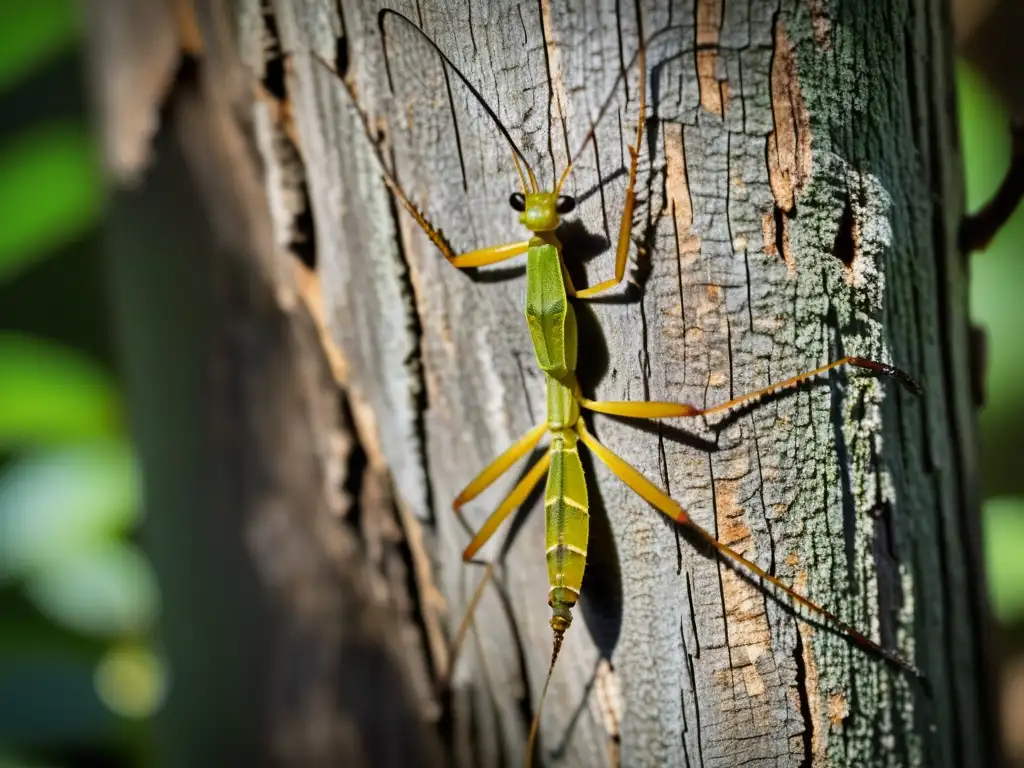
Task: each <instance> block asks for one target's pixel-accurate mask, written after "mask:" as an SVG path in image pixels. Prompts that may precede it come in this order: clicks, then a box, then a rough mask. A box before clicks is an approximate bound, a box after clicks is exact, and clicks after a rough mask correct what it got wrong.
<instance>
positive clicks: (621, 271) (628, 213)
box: [576, 44, 647, 299]
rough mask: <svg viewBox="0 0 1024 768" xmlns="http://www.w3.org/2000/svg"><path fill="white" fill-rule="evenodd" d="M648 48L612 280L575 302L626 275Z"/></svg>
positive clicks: (643, 48)
mask: <svg viewBox="0 0 1024 768" xmlns="http://www.w3.org/2000/svg"><path fill="white" fill-rule="evenodd" d="M646 51H647V47H646V46H645V45H643V44H641V47H640V51H639V56H638V59H639V61H640V109H639V112H638V114H637V117H636V142H635V145H633V146H630V147H629V183H628V184H627V185H626V200H625V202H624V203H623V206H622V219H621V220H620V221H619V241H618V244H617V246H616V248H615V277H613V278H611V279H609V280H605V281H603V282H600V283H598V284H597V285H594V286H591V287H590V288H584V289H583V290H581V291H577V292H576V298H578V299H590V298H593V297H594V296H599V295H600V294H602V293H605V292H606V291H609V290H611V289H612V288H614V287H615V286H617V285H618V284H619V283H621V282H622V279H623V278H624V277H625V276H626V258H627V257H628V256H629V238H630V235H631V234H632V232H633V204H634V202H636V194H635V190H636V166H637V152H638V151H639V149H640V143H641V142H642V141H643V138H644V112H645V111H646V109H647V52H646Z"/></svg>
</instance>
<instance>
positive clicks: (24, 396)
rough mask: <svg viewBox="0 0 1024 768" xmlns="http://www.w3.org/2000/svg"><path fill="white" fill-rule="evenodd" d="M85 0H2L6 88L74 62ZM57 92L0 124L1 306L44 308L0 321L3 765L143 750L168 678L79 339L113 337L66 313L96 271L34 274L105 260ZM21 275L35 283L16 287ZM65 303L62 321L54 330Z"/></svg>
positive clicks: (74, 135) (115, 441)
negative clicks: (34, 109) (140, 736)
mask: <svg viewBox="0 0 1024 768" xmlns="http://www.w3.org/2000/svg"><path fill="white" fill-rule="evenodd" d="M78 10H79V8H78V4H77V3H73V2H71V0H46V1H45V2H40V3H25V2H14V3H2V4H0V98H2V99H4V102H5V105H7V106H9V105H10V104H11V103H17V101H18V93H19V89H21V90H24V89H27V88H31V87H32V85H31V83H32V78H33V77H35V75H36V73H37V72H40V71H42V70H45V69H46V68H48V67H54V66H60V62H61V61H62V60H63V61H64V62H68V61H72V66H73V67H74V68H76V69H77V68H78V63H77V57H78V48H79V43H80V19H79V17H78ZM68 86H69V89H70V90H71V91H72V92H73V91H74V90H76V89H78V88H79V87H80V86H79V83H77V82H75V81H74V79H73V78H68ZM48 96H51V97H52V98H53V99H54V100H59V99H60V95H59V94H48ZM68 101H69V103H70V104H72V106H71V107H70V108H69V109H67V110H65V113H62V114H59V115H52V114H51V115H49V116H48V117H47V118H46V119H44V120H36V121H35V122H30V123H28V124H27V125H21V126H20V127H19V128H18V129H17V130H16V131H11V130H8V131H7V133H6V134H4V135H0V210H2V211H4V225H3V227H0V313H2V314H0V317H2V318H4V319H6V321H7V322H10V321H11V320H12V314H11V311H10V308H11V307H14V306H16V305H18V306H21V307H24V306H26V305H28V306H29V307H30V308H31V305H32V304H33V303H35V304H36V305H37V306H40V307H45V312H46V314H47V315H48V316H49V318H50V320H49V321H48V323H45V324H43V323H33V322H32V313H31V312H28V313H22V316H21V317H19V318H18V321H17V324H18V325H20V326H21V327H20V329H19V330H18V331H13V330H2V329H0V403H2V404H3V407H2V408H0V768H13V767H14V766H30V765H31V766H43V765H72V764H76V763H78V762H79V761H80V758H81V757H82V756H83V755H87V756H88V759H90V761H91V762H92V763H93V764H111V765H113V764H118V763H122V764H123V763H124V762H125V761H126V760H128V759H129V755H132V754H137V753H138V749H137V747H136V745H135V743H134V742H135V739H134V737H133V734H132V726H131V723H132V722H133V719H135V718H145V717H147V716H149V715H151V714H152V713H153V712H154V710H155V709H156V708H157V707H158V706H159V703H160V701H161V699H162V696H163V693H164V688H165V685H164V673H163V670H162V668H161V665H160V663H159V661H158V659H157V657H156V656H155V655H154V653H153V651H152V649H151V648H150V646H149V642H148V638H149V635H150V632H151V630H152V628H153V625H154V622H155V619H156V615H157V611H158V606H159V595H158V590H157V584H156V579H155V577H154V574H153V572H152V569H151V568H150V566H149V563H148V561H147V560H146V558H145V556H144V555H143V554H142V552H141V551H140V550H139V549H138V547H136V546H135V545H134V544H133V543H132V541H131V537H132V535H133V532H134V529H135V527H136V526H137V524H138V522H139V515H140V487H139V485H140V482H139V476H138V472H137V468H136V463H135V458H134V455H133V453H132V450H131V446H130V444H129V442H128V440H127V436H126V432H125V424H124V420H123V418H122V414H121V410H122V405H121V395H120V392H119V387H118V385H117V382H116V381H115V380H114V378H113V376H112V375H111V361H110V360H96V359H93V358H92V357H91V356H89V355H87V354H86V353H84V352H83V351H82V350H81V349H80V348H78V347H79V346H81V347H90V348H93V349H95V348H97V347H99V348H108V347H109V345H108V344H107V342H106V341H105V340H104V341H103V342H100V343H97V342H96V341H95V340H90V339H86V338H84V335H86V334H88V332H89V330H92V329H93V327H92V326H90V328H89V330H86V329H84V328H82V327H77V328H76V327H74V323H75V319H74V311H73V308H72V306H71V305H72V304H73V303H75V302H77V303H78V304H79V305H80V304H81V302H82V301H83V300H84V301H86V302H91V309H90V310H88V311H90V312H91V313H98V312H101V311H102V310H101V309H100V307H102V304H103V301H102V296H100V295H98V293H97V292H96V290H95V288H96V286H98V285H99V284H101V282H102V280H101V279H100V278H99V277H97V279H94V280H93V281H92V282H91V283H89V284H85V283H81V282H78V283H75V282H73V283H72V284H71V285H56V284H52V283H51V284H49V285H47V284H46V281H45V280H43V281H39V280H38V278H36V280H35V281H34V282H33V281H32V280H30V279H29V278H31V277H32V276H33V273H37V272H38V269H39V267H40V266H41V265H42V263H43V262H44V261H48V260H58V261H66V262H67V263H68V264H70V263H71V262H76V263H77V265H78V266H77V267H76V269H78V270H81V269H85V270H92V271H93V272H97V271H99V269H100V268H101V263H100V261H99V259H95V260H90V258H89V256H90V254H89V246H88V244H87V243H88V237H89V234H90V232H93V231H94V230H95V228H96V226H97V225H98V222H99V215H100V213H101V211H102V208H103V193H102V187H101V184H100V178H99V171H98V164H97V159H96V150H95V147H94V144H93V139H92V136H91V135H90V133H89V131H88V128H87V125H86V122H85V119H84V115H81V114H77V110H78V108H77V107H75V106H74V105H75V104H78V103H80V101H79V100H77V99H69V100H68ZM40 288H42V291H40ZM90 289H92V294H93V295H87V296H82V295H80V294H82V293H86V294H88V292H89V291H90ZM26 290H29V291H30V292H31V291H32V290H35V291H36V294H37V295H36V296H35V297H34V299H30V300H29V301H28V302H24V301H20V299H21V298H22V293H23V292H24V291H26ZM43 291H45V295H44V294H43ZM69 295H71V296H74V297H75V302H70V301H68V296H69ZM15 298H18V299H19V301H15V300H14V299H15ZM61 318H63V322H64V323H65V324H68V325H69V326H71V327H70V328H69V330H68V332H67V333H66V334H64V335H62V338H61V339H60V340H57V339H54V338H48V337H47V335H48V334H51V333H53V330H54V324H53V322H52V320H53V319H56V320H57V321H58V323H59V321H60V319H61ZM80 325H81V324H80ZM36 326H45V329H44V328H43V327H39V328H36ZM72 339H73V340H75V341H79V342H81V343H80V344H79V345H76V344H75V343H73V342H72V343H69V340H72ZM97 760H98V761H99V762H96V761H97Z"/></svg>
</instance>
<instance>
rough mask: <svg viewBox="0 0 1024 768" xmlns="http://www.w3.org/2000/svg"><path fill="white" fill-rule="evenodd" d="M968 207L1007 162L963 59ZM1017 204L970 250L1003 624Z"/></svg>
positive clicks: (1022, 553)
mask: <svg viewBox="0 0 1024 768" xmlns="http://www.w3.org/2000/svg"><path fill="white" fill-rule="evenodd" d="M957 79H958V90H959V94H958V95H959V103H960V130H961V141H962V146H963V153H964V170H965V173H964V176H965V184H966V187H967V190H966V191H967V207H968V210H972V211H973V210H977V209H978V208H980V207H981V206H982V205H984V204H985V203H986V202H987V201H988V200H989V199H990V198H991V196H992V194H993V193H994V192H995V190H996V189H997V188H998V187H999V184H1000V183H1001V182H1002V180H1003V176H1004V175H1005V174H1006V169H1007V167H1008V166H1009V163H1010V133H1009V125H1010V117H1009V115H1008V114H1007V112H1006V108H1005V107H1004V106H1003V104H1001V103H1000V101H999V99H998V98H997V96H996V95H995V93H994V92H993V90H992V88H991V86H990V85H989V84H988V83H986V82H985V81H984V80H983V79H982V78H981V76H980V75H978V74H977V73H976V72H974V71H973V70H972V69H971V68H970V67H969V66H968V65H967V64H966V63H963V62H961V63H960V65H959V66H958V70H957ZM1021 243H1024V209H1021V210H1018V211H1017V212H1016V213H1015V214H1014V216H1013V217H1012V218H1011V219H1010V221H1009V222H1008V223H1007V225H1006V226H1005V227H1004V228H1003V229H1002V230H1001V231H1000V232H999V233H998V234H997V235H996V237H995V238H994V239H993V241H992V243H991V245H990V246H989V247H988V249H987V250H986V251H984V252H983V253H976V254H973V255H972V256H971V261H970V268H971V294H970V302H971V317H972V319H973V321H974V322H975V323H977V324H978V325H980V326H981V327H982V328H984V329H985V332H986V337H987V342H988V353H987V357H988V368H987V374H986V378H985V398H986V403H985V406H984V407H983V408H982V410H981V413H980V414H979V427H980V441H981V456H980V461H979V466H980V467H981V472H982V479H983V487H984V489H985V495H986V502H985V507H984V513H983V514H984V518H983V526H984V540H985V554H986V560H987V563H988V574H989V589H990V592H991V595H992V601H993V605H994V607H995V610H996V615H997V616H998V617H999V619H1000V620H1001V621H1003V622H1007V623H1009V622H1020V621H1024V472H1022V471H1021V470H1022V469H1024V465H1022V462H1021V456H1022V453H1021V450H1020V435H1021V434H1022V432H1024V398H1021V397H1018V395H1019V394H1020V393H1021V386H1020V382H1022V381H1024V336H1022V334H1021V333H1020V326H1021V308H1020V307H1021V305H1020V304H1019V303H1018V302H1019V301H1020V293H1021V288H1022V287H1024V257H1022V254H1021Z"/></svg>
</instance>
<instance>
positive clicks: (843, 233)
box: [832, 195, 857, 269]
mask: <svg viewBox="0 0 1024 768" xmlns="http://www.w3.org/2000/svg"><path fill="white" fill-rule="evenodd" d="M853 230H854V219H853V206H852V205H851V203H850V198H849V195H847V197H846V201H845V203H844V205H843V213H842V215H841V216H840V217H839V229H838V231H837V232H836V239H835V243H834V244H833V246H832V255H833V256H835V257H836V258H837V259H839V261H841V262H842V263H843V266H844V267H846V268H847V269H852V268H853V260H854V259H855V258H857V245H856V241H855V240H854V232H853Z"/></svg>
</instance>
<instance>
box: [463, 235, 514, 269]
mask: <svg viewBox="0 0 1024 768" xmlns="http://www.w3.org/2000/svg"><path fill="white" fill-rule="evenodd" d="M529 247H530V241H529V240H523V241H522V242H519V243H506V244H505V245H492V246H490V247H488V248H480V249H479V250H476V251H469V252H467V253H463V254H462V255H460V256H456V257H455V258H452V259H448V260H449V261H450V262H451V264H452V266H453V267H458V268H459V269H466V268H467V267H483V266H486V265H488V264H497V263H498V262H499V261H505V260H506V259H511V258H512V257H513V256H518V255H519V254H521V253H526V250H527V249H528V248H529Z"/></svg>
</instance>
